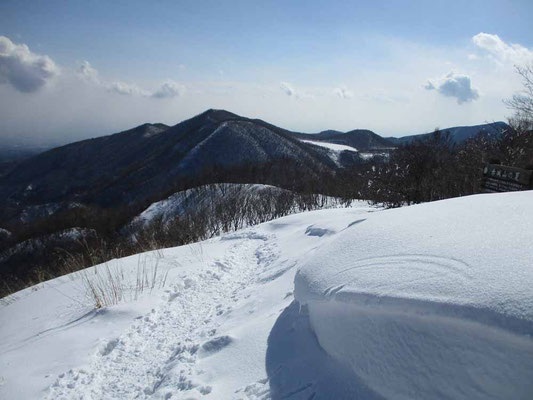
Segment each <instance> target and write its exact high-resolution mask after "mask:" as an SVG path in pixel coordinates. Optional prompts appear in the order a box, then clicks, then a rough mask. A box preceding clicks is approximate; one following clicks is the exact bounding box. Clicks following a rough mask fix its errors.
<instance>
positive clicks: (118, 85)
mask: <svg viewBox="0 0 533 400" xmlns="http://www.w3.org/2000/svg"><path fill="white" fill-rule="evenodd" d="M106 89H107V90H108V91H109V92H112V93H117V94H121V95H124V96H135V95H140V96H150V93H149V92H147V91H145V90H142V89H141V88H139V87H138V86H137V85H135V84H131V83H126V82H111V83H108V84H107V85H106Z"/></svg>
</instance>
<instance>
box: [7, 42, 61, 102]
mask: <svg viewBox="0 0 533 400" xmlns="http://www.w3.org/2000/svg"><path fill="white" fill-rule="evenodd" d="M58 74H59V68H58V67H57V65H56V64H55V63H54V61H52V59H51V58H50V57H48V56H46V55H40V54H36V53H33V52H32V51H31V50H30V49H29V47H28V46H26V45H25V44H15V43H13V42H12V41H11V40H10V39H9V38H7V37H6V36H0V83H7V84H10V85H11V86H13V87H14V88H15V89H17V90H19V91H21V92H25V93H31V92H35V91H36V90H39V89H40V88H41V87H43V86H44V85H45V84H46V83H47V82H49V81H50V80H51V79H52V78H54V77H55V76H56V75H58Z"/></svg>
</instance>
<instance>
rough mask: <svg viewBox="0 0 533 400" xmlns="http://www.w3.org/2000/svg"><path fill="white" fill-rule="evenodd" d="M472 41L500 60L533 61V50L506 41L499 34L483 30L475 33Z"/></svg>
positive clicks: (503, 61)
mask: <svg viewBox="0 0 533 400" xmlns="http://www.w3.org/2000/svg"><path fill="white" fill-rule="evenodd" d="M472 41H473V42H474V44H475V45H476V46H477V47H479V48H480V49H481V50H483V51H485V52H487V53H488V54H489V55H490V56H491V57H492V58H493V59H495V60H497V61H499V62H502V63H512V64H518V65H525V64H527V63H530V62H533V50H530V49H528V48H527V47H524V46H522V45H520V44H515V43H510V44H508V43H505V42H504V41H503V40H502V39H501V38H500V37H499V36H498V35H492V34H490V33H483V32H481V33H478V34H477V35H475V36H474V37H473V38H472Z"/></svg>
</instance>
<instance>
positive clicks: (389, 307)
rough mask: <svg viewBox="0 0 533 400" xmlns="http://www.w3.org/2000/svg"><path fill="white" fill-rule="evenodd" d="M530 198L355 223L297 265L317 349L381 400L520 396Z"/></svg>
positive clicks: (419, 209)
mask: <svg viewBox="0 0 533 400" xmlns="http://www.w3.org/2000/svg"><path fill="white" fill-rule="evenodd" d="M532 204H533V191H529V192H521V193H504V194H497V195H477V196H471V197H465V198H457V199H451V200H445V201H439V202H434V203H427V204H423V205H417V206H413V207H406V208H402V209H397V210H389V211H383V212H380V213H376V214H374V215H372V217H370V218H365V219H362V220H361V221H360V222H359V223H358V224H356V225H354V226H352V227H351V228H350V229H347V230H346V231H345V232H343V233H342V234H339V235H338V237H337V238H336V239H335V240H334V241H332V242H331V243H330V244H329V245H328V246H324V247H322V248H321V250H319V251H318V252H317V253H316V254H315V256H314V257H313V259H312V260H310V261H309V262H308V263H306V265H305V266H303V267H302V268H301V269H300V270H299V272H298V274H297V276H296V279H295V298H296V300H297V301H298V302H299V304H300V305H301V306H306V307H307V308H308V310H309V315H310V320H311V326H312V328H313V330H314V332H315V333H316V335H317V338H318V341H319V343H320V345H321V346H322V348H323V349H324V350H325V351H326V352H327V353H328V354H329V355H331V356H332V357H333V358H334V359H336V360H337V361H338V362H340V363H342V364H344V365H347V366H349V368H350V369H351V371H352V373H353V374H354V375H355V376H357V377H359V379H361V381H363V382H365V383H366V384H367V385H368V387H369V388H370V389H371V390H373V391H375V392H376V393H378V394H379V395H381V396H383V397H385V398H402V399H412V398H420V399H434V398H450V399H510V398H513V399H531V396H532V395H533V339H532V335H533V247H532V243H533V209H532V208H531V206H532Z"/></svg>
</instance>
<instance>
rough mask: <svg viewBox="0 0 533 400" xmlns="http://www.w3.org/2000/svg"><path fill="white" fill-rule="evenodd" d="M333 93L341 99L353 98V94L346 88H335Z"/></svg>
mask: <svg viewBox="0 0 533 400" xmlns="http://www.w3.org/2000/svg"><path fill="white" fill-rule="evenodd" d="M333 93H335V94H336V95H337V96H339V97H340V98H341V99H351V98H352V97H353V92H352V91H351V90H348V89H347V88H346V87H344V86H342V87H338V88H335V90H334V91H333Z"/></svg>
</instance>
